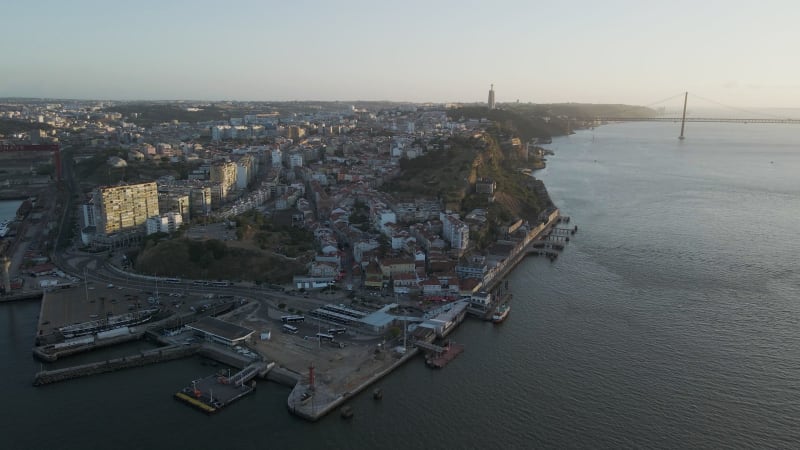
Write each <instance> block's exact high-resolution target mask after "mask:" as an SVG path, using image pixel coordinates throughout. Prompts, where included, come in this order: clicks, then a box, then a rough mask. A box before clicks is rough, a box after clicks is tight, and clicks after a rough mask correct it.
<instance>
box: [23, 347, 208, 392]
mask: <svg viewBox="0 0 800 450" xmlns="http://www.w3.org/2000/svg"><path fill="white" fill-rule="evenodd" d="M199 348H200V346H199V345H173V346H169V347H162V348H157V349H153V350H145V351H142V352H140V353H136V354H133V355H128V356H123V357H120V358H113V359H108V360H105V361H100V362H95V363H89V364H82V365H79V366H73V367H66V368H63V369H55V370H43V371H41V372H39V373H37V374H36V376H35V377H34V379H33V385H34V386H42V385H45V384H51V383H58V382H59V381H66V380H72V379H74V378H80V377H86V376H89V375H97V374H101V373H108V372H114V371H117V370H122V369H128V368H131V367H141V366H146V365H149V364H156V363H160V362H164V361H171V360H173V359H179V358H186V357H188V356H192V355H194V354H195V353H197V351H198V350H199Z"/></svg>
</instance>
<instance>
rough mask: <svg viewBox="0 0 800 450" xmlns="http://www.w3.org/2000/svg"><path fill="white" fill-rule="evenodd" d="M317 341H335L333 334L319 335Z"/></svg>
mask: <svg viewBox="0 0 800 450" xmlns="http://www.w3.org/2000/svg"><path fill="white" fill-rule="evenodd" d="M317 339H319V340H320V341H328V342H332V341H333V335H332V334H327V333H317Z"/></svg>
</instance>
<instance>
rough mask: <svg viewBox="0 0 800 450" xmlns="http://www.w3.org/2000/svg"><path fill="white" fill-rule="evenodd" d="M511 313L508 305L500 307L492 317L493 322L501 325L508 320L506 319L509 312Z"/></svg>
mask: <svg viewBox="0 0 800 450" xmlns="http://www.w3.org/2000/svg"><path fill="white" fill-rule="evenodd" d="M509 311H511V307H510V306H508V305H505V304H504V305H500V306H498V307H497V309H496V310H495V311H494V314H493V315H492V322H494V323H500V322H502V321H504V320H506V317H508V312H509Z"/></svg>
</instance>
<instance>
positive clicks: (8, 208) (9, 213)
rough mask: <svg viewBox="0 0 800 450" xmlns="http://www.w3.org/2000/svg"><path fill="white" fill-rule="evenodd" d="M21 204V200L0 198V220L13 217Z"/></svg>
mask: <svg viewBox="0 0 800 450" xmlns="http://www.w3.org/2000/svg"><path fill="white" fill-rule="evenodd" d="M21 204H22V200H0V222H4V221H6V220H12V219H14V217H16V216H17V209H19V205H21Z"/></svg>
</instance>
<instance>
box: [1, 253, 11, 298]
mask: <svg viewBox="0 0 800 450" xmlns="http://www.w3.org/2000/svg"><path fill="white" fill-rule="evenodd" d="M0 265H2V266H3V289H4V292H5V294H6V295H10V294H11V278H10V275H9V274H8V271H9V270H10V269H11V260H10V259H8V256H5V255H3V257H2V258H0Z"/></svg>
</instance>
